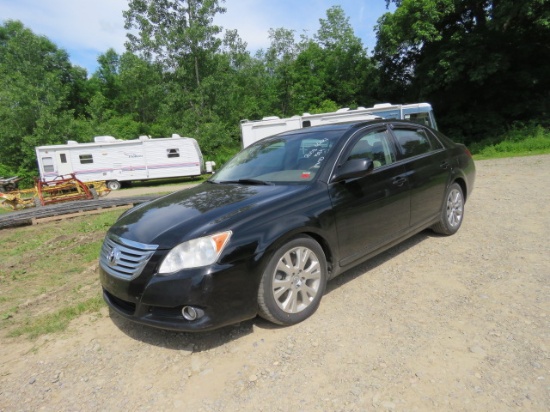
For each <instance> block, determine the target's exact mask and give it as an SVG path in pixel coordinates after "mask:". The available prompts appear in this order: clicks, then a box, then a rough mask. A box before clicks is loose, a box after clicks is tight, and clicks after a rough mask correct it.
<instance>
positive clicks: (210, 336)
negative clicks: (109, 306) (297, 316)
mask: <svg viewBox="0 0 550 412" xmlns="http://www.w3.org/2000/svg"><path fill="white" fill-rule="evenodd" d="M109 317H110V318H111V321H112V322H113V323H114V324H115V326H116V327H118V328H119V329H120V331H121V332H123V333H125V334H126V335H127V336H129V337H130V338H132V339H135V340H138V341H140V342H143V343H146V344H148V345H154V346H159V347H163V348H166V349H173V350H178V351H185V352H189V351H191V352H202V351H206V350H209V349H214V348H217V347H218V346H223V345H224V344H226V343H228V342H230V341H233V340H237V339H239V338H241V337H243V336H246V335H249V334H251V333H252V332H253V326H254V324H255V323H256V322H257V321H258V319H257V318H254V319H250V320H247V321H244V322H241V323H238V324H235V325H230V326H224V327H222V328H220V329H216V330H213V331H209V332H174V331H169V330H163V329H157V328H153V327H151V326H147V325H140V324H137V323H133V322H131V321H129V320H127V319H125V318H123V317H122V316H120V315H118V314H117V313H116V312H114V311H113V310H109Z"/></svg>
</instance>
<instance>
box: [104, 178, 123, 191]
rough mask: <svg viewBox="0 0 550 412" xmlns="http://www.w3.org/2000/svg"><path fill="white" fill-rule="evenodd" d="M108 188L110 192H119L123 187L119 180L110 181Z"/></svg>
mask: <svg viewBox="0 0 550 412" xmlns="http://www.w3.org/2000/svg"><path fill="white" fill-rule="evenodd" d="M107 187H108V188H109V190H119V189H120V188H121V187H122V185H121V184H120V182H119V181H118V180H109V181H108V182H107Z"/></svg>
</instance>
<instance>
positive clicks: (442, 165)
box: [439, 161, 449, 169]
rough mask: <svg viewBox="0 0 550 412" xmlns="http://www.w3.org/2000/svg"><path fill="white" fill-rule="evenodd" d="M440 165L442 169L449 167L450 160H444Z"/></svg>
mask: <svg viewBox="0 0 550 412" xmlns="http://www.w3.org/2000/svg"><path fill="white" fill-rule="evenodd" d="M439 167H440V168H442V169H448V168H449V162H447V161H443V162H441V163H440V164H439Z"/></svg>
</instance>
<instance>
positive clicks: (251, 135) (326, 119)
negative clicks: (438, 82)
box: [241, 103, 437, 147]
mask: <svg viewBox="0 0 550 412" xmlns="http://www.w3.org/2000/svg"><path fill="white" fill-rule="evenodd" d="M376 118H384V119H402V120H411V121H413V122H417V123H421V124H424V125H427V126H430V127H432V128H434V129H437V124H436V122H435V117H434V114H433V110H432V106H431V105H430V104H429V103H415V104H390V103H381V104H376V105H374V106H373V107H370V108H365V107H358V108H357V109H354V110H350V109H348V108H344V109H339V110H337V111H335V112H330V113H321V114H309V113H304V114H303V115H301V116H292V117H289V118H286V119H281V118H279V117H277V116H270V117H264V118H263V119H262V120H253V121H250V120H241V136H242V142H243V147H247V146H249V145H251V144H252V143H254V142H256V141H258V140H260V139H263V138H264V137H267V136H272V135H274V134H277V133H282V132H285V131H287V130H295V129H301V128H303V127H310V126H317V125H321V124H329V123H342V122H350V121H356V120H370V119H376Z"/></svg>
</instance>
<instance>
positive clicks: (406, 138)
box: [393, 129, 432, 158]
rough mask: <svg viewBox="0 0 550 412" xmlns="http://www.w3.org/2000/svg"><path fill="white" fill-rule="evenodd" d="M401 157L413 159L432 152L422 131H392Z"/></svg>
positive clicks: (428, 141)
mask: <svg viewBox="0 0 550 412" xmlns="http://www.w3.org/2000/svg"><path fill="white" fill-rule="evenodd" d="M393 134H394V135H395V138H396V139H397V143H398V145H399V148H400V149H401V154H402V155H403V157H405V158H407V157H413V156H418V155H422V154H424V153H428V152H430V151H432V145H431V144H430V140H429V138H428V136H427V134H426V132H424V130H422V129H394V130H393Z"/></svg>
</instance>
